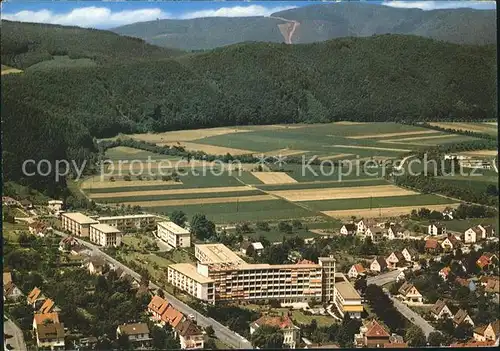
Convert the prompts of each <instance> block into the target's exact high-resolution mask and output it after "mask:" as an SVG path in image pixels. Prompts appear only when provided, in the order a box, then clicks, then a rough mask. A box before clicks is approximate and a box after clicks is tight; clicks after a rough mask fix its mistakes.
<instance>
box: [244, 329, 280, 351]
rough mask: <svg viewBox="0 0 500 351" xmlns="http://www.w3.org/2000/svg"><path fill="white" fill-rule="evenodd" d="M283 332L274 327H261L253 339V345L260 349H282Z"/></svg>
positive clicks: (253, 335)
mask: <svg viewBox="0 0 500 351" xmlns="http://www.w3.org/2000/svg"><path fill="white" fill-rule="evenodd" d="M283 340H284V337H283V332H282V331H281V330H280V329H279V328H278V327H274V326H268V325H263V326H261V327H259V328H258V329H257V330H256V331H255V332H254V333H253V334H252V338H251V342H252V345H253V346H254V347H258V348H260V349H282V348H283Z"/></svg>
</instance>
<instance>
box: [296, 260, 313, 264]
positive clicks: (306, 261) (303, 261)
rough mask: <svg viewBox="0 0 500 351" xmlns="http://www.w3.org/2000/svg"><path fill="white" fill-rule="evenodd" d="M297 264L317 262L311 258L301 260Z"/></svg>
mask: <svg viewBox="0 0 500 351" xmlns="http://www.w3.org/2000/svg"><path fill="white" fill-rule="evenodd" d="M297 264H315V263H314V262H313V261H309V260H300V261H298V262H297Z"/></svg>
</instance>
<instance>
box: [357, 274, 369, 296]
mask: <svg viewBox="0 0 500 351" xmlns="http://www.w3.org/2000/svg"><path fill="white" fill-rule="evenodd" d="M366 287H367V282H366V277H362V278H359V279H357V280H356V281H355V282H354V288H355V289H356V290H358V291H359V292H360V293H361V295H364V294H365V291H366Z"/></svg>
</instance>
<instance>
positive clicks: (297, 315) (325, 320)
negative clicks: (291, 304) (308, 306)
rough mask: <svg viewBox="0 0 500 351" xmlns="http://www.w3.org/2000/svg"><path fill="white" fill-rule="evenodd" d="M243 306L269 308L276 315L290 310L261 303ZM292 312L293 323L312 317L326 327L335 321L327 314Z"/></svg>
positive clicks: (257, 308) (311, 318) (310, 319)
mask: <svg viewBox="0 0 500 351" xmlns="http://www.w3.org/2000/svg"><path fill="white" fill-rule="evenodd" d="M241 307H243V308H246V309H249V310H252V311H265V310H271V311H272V312H273V313H276V314H277V315H283V314H287V313H288V312H289V311H290V310H289V309H288V308H270V307H268V306H263V305H254V304H250V305H243V306H241ZM291 312H292V319H293V321H294V322H295V323H297V324H304V325H305V324H311V322H312V321H313V319H315V320H316V322H317V323H318V326H319V327H328V326H330V325H332V324H335V323H337V321H336V320H335V319H333V317H331V316H329V315H324V316H323V315H306V314H304V312H303V311H302V310H293V311H291Z"/></svg>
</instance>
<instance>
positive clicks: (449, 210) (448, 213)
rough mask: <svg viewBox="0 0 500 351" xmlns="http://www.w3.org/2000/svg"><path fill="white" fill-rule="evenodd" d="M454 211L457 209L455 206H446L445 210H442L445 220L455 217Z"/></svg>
mask: <svg viewBox="0 0 500 351" xmlns="http://www.w3.org/2000/svg"><path fill="white" fill-rule="evenodd" d="M454 212H455V210H454V209H453V208H451V207H446V208H445V209H444V210H443V212H442V214H443V219H444V220H451V219H453V215H454Z"/></svg>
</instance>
